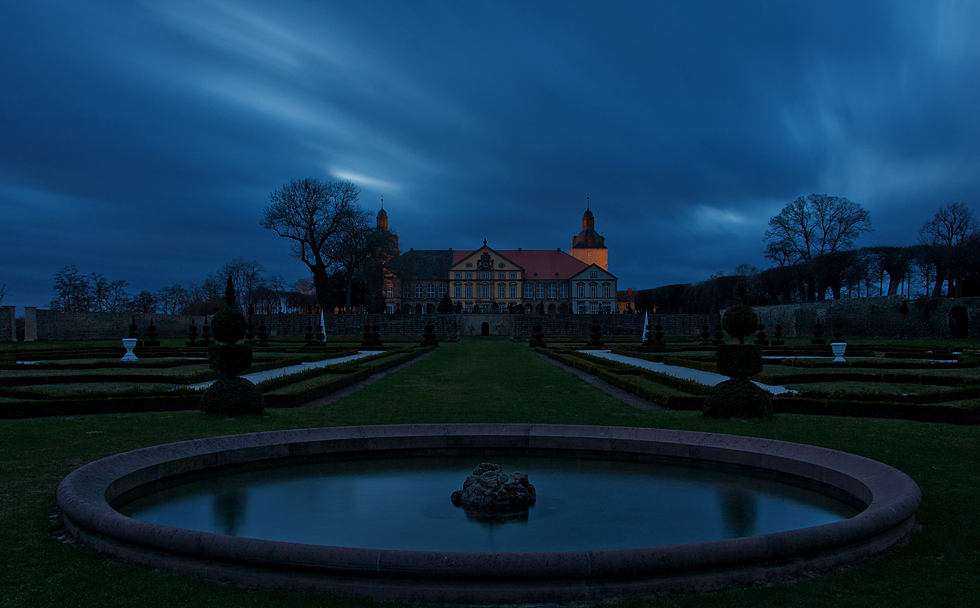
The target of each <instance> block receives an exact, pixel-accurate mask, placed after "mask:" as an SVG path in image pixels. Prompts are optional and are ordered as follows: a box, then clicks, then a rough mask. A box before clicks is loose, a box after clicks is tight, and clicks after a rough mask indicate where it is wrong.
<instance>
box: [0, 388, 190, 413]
mask: <svg viewBox="0 0 980 608" xmlns="http://www.w3.org/2000/svg"><path fill="white" fill-rule="evenodd" d="M200 399H201V396H200V394H198V393H197V392H196V391H192V392H181V393H179V394H167V395H145V394H144V395H119V396H92V397H50V398H47V399H29V400H23V401H0V418H8V419H10V418H41V417H45V416H81V415H86V414H120V413H126V412H172V411H177V410H194V409H197V403H198V401H199V400H200Z"/></svg>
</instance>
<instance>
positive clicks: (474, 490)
mask: <svg viewBox="0 0 980 608" xmlns="http://www.w3.org/2000/svg"><path fill="white" fill-rule="evenodd" d="M452 500H453V504H454V505H456V506H457V507H463V510H464V511H466V514H467V515H468V516H472V517H481V516H485V517H499V516H502V515H506V514H508V513H520V512H525V513H526V512H527V510H528V508H530V507H531V506H533V505H534V501H535V491H534V486H532V485H531V484H530V482H528V480H527V473H520V472H515V473H504V472H503V470H501V468H500V465H499V464H492V463H489V462H484V463H482V464H480V465H479V466H477V467H476V468H475V469H473V474H472V475H470V476H469V477H467V478H466V481H465V482H463V489H462V490H456V491H455V492H453V495H452Z"/></svg>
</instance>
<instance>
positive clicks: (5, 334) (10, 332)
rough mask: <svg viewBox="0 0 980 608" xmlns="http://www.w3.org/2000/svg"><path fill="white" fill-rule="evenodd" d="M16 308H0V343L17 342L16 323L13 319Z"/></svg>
mask: <svg viewBox="0 0 980 608" xmlns="http://www.w3.org/2000/svg"><path fill="white" fill-rule="evenodd" d="M15 311H16V307H14V306H4V307H2V308H0V342H15V341H16V340H17V324H16V323H17V322H16V319H15V317H14V312H15Z"/></svg>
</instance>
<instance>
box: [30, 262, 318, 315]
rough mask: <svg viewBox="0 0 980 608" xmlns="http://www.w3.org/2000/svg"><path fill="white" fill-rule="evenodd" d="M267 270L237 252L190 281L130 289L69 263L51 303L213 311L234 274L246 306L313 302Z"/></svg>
mask: <svg viewBox="0 0 980 608" xmlns="http://www.w3.org/2000/svg"><path fill="white" fill-rule="evenodd" d="M263 273H264V270H263V269H262V266H261V265H260V264H259V263H258V262H256V261H251V260H246V259H244V258H237V259H235V260H232V261H230V262H228V263H226V264H224V265H223V266H222V267H221V268H220V269H219V270H216V271H215V272H212V273H210V274H209V275H208V276H207V277H206V278H205V279H204V280H203V281H200V282H191V283H190V284H189V285H188V287H184V286H182V285H181V284H180V283H174V284H173V285H170V286H167V287H164V288H162V289H160V290H158V291H149V290H142V291H140V292H138V293H136V294H130V293H129V292H127V291H126V288H127V287H128V286H129V283H128V281H125V280H121V279H120V280H114V281H110V280H108V279H106V278H105V276H104V275H103V274H102V273H99V272H93V273H91V274H87V275H86V274H82V273H81V271H79V270H78V268H77V267H76V266H74V265H70V266H65V267H64V268H62V269H61V270H59V271H58V272H57V273H55V276H54V287H53V289H54V294H55V296H54V299H52V300H51V302H50V303H49V305H48V307H49V308H51V310H59V311H63V312H131V313H162V314H191V315H210V314H214V313H215V312H217V311H218V310H220V309H221V308H223V307H224V305H225V304H224V291H225V286H226V283H227V280H228V277H231V279H232V283H233V284H234V285H235V290H236V292H237V293H238V294H241V295H240V296H239V298H238V301H239V305H240V306H241V308H242V309H243V311H245V310H249V309H252V308H254V309H261V311H262V312H278V311H281V309H282V308H283V306H287V307H293V308H298V309H303V310H305V309H307V308H309V304H310V303H311V302H310V301H311V298H310V297H309V295H307V294H303V293H302V292H299V293H297V290H296V289H287V286H286V284H285V281H284V280H283V279H282V277H278V276H276V277H266V276H264V274H263ZM294 287H295V286H294ZM300 287H301V286H300Z"/></svg>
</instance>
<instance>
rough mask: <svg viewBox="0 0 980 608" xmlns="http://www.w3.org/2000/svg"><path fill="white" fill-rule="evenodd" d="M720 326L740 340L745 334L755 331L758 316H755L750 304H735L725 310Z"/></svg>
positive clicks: (742, 339) (743, 338) (757, 325)
mask: <svg viewBox="0 0 980 608" xmlns="http://www.w3.org/2000/svg"><path fill="white" fill-rule="evenodd" d="M721 326H722V327H724V328H725V331H726V332H728V335H729V336H731V337H733V338H737V339H738V341H739V342H742V341H744V340H745V337H746V336H751V335H752V334H754V333H755V330H756V329H757V328H758V327H759V317H757V316H756V314H755V311H754V310H752V307H751V306H746V305H745V304H736V305H735V306H732V307H730V308H729V309H728V310H726V311H725V316H724V317H722V319H721Z"/></svg>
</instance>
